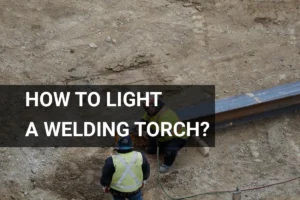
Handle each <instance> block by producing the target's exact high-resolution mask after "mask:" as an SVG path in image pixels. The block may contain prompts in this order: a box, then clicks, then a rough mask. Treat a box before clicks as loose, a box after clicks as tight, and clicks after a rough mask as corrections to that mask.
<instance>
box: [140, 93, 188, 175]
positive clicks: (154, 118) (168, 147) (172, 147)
mask: <svg viewBox="0 0 300 200" xmlns="http://www.w3.org/2000/svg"><path fill="white" fill-rule="evenodd" d="M143 108H144V110H145V111H146V112H145V114H144V116H143V118H142V119H141V121H144V122H146V123H149V122H156V123H158V124H160V123H161V122H169V123H171V124H172V126H174V124H175V123H177V122H180V119H179V117H178V116H177V114H176V113H175V112H174V111H173V110H172V109H170V108H169V107H167V106H166V105H165V103H164V102H162V101H161V100H158V105H157V106H155V103H154V98H153V97H152V98H150V103H149V106H146V105H145V103H144V105H143ZM145 128H146V126H144V128H143V130H145ZM151 129H152V130H153V131H154V132H155V131H156V130H155V127H153V128H152V127H151ZM136 131H138V130H137V127H136ZM183 131H184V132H185V134H183V136H181V137H178V136H177V135H175V134H174V130H172V131H171V133H172V136H169V135H167V134H165V135H164V137H156V138H153V137H149V135H148V145H147V148H146V152H147V153H149V154H156V153H157V144H158V145H159V151H160V153H164V163H163V164H162V165H161V166H160V169H159V171H160V173H165V172H167V171H168V170H169V168H170V167H171V166H172V165H173V163H174V161H175V159H176V156H177V153H178V151H179V150H180V149H182V148H183V147H184V146H185V144H186V142H187V139H188V137H187V134H186V128H185V127H181V128H180V127H179V128H178V129H177V133H178V134H180V135H181V134H182V133H183ZM159 135H160V134H159Z"/></svg>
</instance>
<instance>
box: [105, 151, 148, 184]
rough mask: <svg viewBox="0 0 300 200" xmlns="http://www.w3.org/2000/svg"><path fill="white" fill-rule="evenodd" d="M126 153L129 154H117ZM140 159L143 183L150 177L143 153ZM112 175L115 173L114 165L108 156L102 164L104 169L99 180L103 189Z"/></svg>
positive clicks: (109, 181)
mask: <svg viewBox="0 0 300 200" xmlns="http://www.w3.org/2000/svg"><path fill="white" fill-rule="evenodd" d="M128 152H130V151H127V152H119V153H128ZM142 157H143V164H142V170H143V177H144V181H145V180H147V179H148V178H149V176H150V165H149V163H148V160H147V158H146V157H145V155H144V154H143V153H142ZM114 173H115V166H114V163H113V159H112V157H111V156H110V157H108V158H107V159H106V160H105V164H104V167H103V169H102V176H101V179H100V184H101V185H102V186H103V187H106V186H108V185H109V184H110V183H111V181H112V177H113V174H114Z"/></svg>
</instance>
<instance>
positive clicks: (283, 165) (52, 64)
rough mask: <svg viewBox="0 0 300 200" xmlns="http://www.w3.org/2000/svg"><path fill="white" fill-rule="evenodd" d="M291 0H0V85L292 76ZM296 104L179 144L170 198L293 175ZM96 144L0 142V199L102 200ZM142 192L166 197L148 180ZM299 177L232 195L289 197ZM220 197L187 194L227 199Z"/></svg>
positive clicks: (251, 86) (297, 31)
mask: <svg viewBox="0 0 300 200" xmlns="http://www.w3.org/2000/svg"><path fill="white" fill-rule="evenodd" d="M299 7H300V2H299V0H281V1H280V0H201V1H200V0H194V1H179V0H177V1H176V0H151V1H150V0H139V1H138V0H130V1H129V0H123V1H117V0H68V1H64V0H52V1H46V0H26V1H25V0H24V1H10V0H0V30H1V31H0V63H1V64H0V70H1V72H0V83H1V84H70V85H71V84H143V85H144V84H215V85H216V98H217V99H219V98H223V97H227V96H231V95H236V94H241V93H247V92H252V91H255V90H260V89H265V88H269V87H273V86H276V85H279V84H284V83H289V82H293V81H298V80H299V78H300V66H299V63H300V43H299V40H300V15H299V13H300V11H299ZM299 120H300V114H299V112H296V113H292V114H287V115H283V116H280V117H276V118H272V119H266V120H261V121H258V122H254V123H250V124H247V125H242V126H238V127H233V128H230V129H226V130H220V131H218V132H217V138H216V147H215V148H211V149H210V155H209V156H208V157H203V156H202V155H201V154H200V153H199V152H198V151H197V149H195V148H185V149H183V150H182V151H181V152H180V155H179V157H178V158H177V160H176V162H175V165H174V167H173V169H172V170H171V171H170V173H168V174H166V175H163V176H162V181H163V184H164V186H165V187H166V189H167V190H168V191H169V193H170V194H172V196H182V195H188V194H194V193H200V192H205V191H212V190H227V189H234V188H235V187H236V186H239V187H241V188H249V187H256V186H261V185H264V184H269V183H274V182H277V181H281V180H287V179H290V178H294V177H296V176H299V174H300V134H299V130H300V124H299ZM109 153H110V151H109V149H105V148H1V149H0V199H1V200H23V199H24V200H27V199H30V200H53V199H55V200H98V199H99V200H108V199H110V195H108V194H104V193H103V192H102V190H101V188H100V186H99V185H97V184H96V183H97V182H98V180H97V179H95V174H96V175H99V174H100V173H101V168H102V166H103V162H104V159H105V158H106V157H107V156H108V155H109ZM149 160H150V162H151V166H152V168H151V177H150V180H149V181H148V183H147V185H146V187H145V188H144V190H143V191H144V199H145V200H157V199H159V200H164V199H168V198H167V197H166V196H165V195H164V194H163V193H162V191H161V189H160V188H159V186H158V184H157V181H156V177H157V176H156V175H157V173H156V170H157V168H156V160H155V157H152V156H149ZM299 197H300V181H299V180H297V181H294V182H291V183H286V184H284V185H281V186H274V187H272V188H267V189H261V190H256V191H249V192H245V193H243V197H242V199H243V200H299ZM231 198H232V197H231V195H230V194H226V195H210V196H202V197H196V198H193V199H207V200H219V199H228V200H229V199H231Z"/></svg>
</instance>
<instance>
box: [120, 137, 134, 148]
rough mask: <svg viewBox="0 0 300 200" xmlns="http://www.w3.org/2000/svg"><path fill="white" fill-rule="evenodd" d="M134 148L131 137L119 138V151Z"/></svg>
mask: <svg viewBox="0 0 300 200" xmlns="http://www.w3.org/2000/svg"><path fill="white" fill-rule="evenodd" d="M132 148H133V146H132V140H131V137H130V136H129V135H128V136H126V137H119V139H118V144H117V147H116V149H117V150H130V149H132Z"/></svg>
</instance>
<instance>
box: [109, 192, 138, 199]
mask: <svg viewBox="0 0 300 200" xmlns="http://www.w3.org/2000/svg"><path fill="white" fill-rule="evenodd" d="M113 199H114V200H126V199H128V200H143V196H142V191H140V192H139V193H137V194H135V195H133V196H131V197H127V198H125V197H116V196H113Z"/></svg>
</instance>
